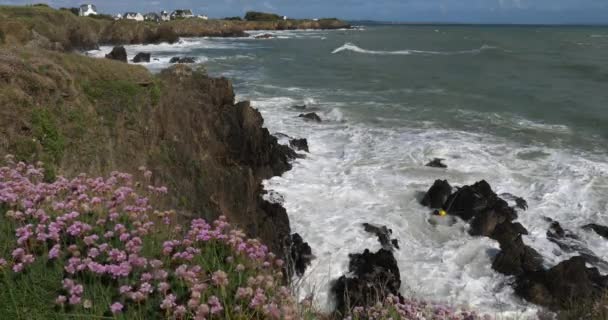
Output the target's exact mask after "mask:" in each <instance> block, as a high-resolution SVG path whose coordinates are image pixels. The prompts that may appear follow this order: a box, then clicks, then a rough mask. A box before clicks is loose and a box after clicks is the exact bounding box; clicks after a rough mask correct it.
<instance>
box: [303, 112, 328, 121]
mask: <svg viewBox="0 0 608 320" xmlns="http://www.w3.org/2000/svg"><path fill="white" fill-rule="evenodd" d="M298 117H300V118H304V120H310V121H315V122H321V121H322V120H321V117H319V115H318V114H316V113H314V112H311V113H306V114H300V115H299V116H298Z"/></svg>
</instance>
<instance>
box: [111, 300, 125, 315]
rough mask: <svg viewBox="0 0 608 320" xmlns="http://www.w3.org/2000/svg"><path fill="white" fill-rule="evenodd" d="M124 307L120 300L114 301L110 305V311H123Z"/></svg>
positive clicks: (115, 312)
mask: <svg viewBox="0 0 608 320" xmlns="http://www.w3.org/2000/svg"><path fill="white" fill-rule="evenodd" d="M122 309H123V305H122V304H121V303H119V302H114V303H113V304H112V305H111V306H110V311H112V314H119V313H121V312H122Z"/></svg>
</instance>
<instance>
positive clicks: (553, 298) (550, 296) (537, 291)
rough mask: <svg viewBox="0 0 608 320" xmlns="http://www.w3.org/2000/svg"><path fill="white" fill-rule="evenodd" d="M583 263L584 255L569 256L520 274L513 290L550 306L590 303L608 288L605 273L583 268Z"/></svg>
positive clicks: (596, 299) (578, 305) (554, 308)
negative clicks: (569, 257)
mask: <svg viewBox="0 0 608 320" xmlns="http://www.w3.org/2000/svg"><path fill="white" fill-rule="evenodd" d="M585 263H586V261H585V259H584V258H582V257H573V258H571V259H569V260H566V261H562V262H561V263H559V264H558V265H556V266H555V267H553V268H551V269H549V270H547V271H540V272H534V273H530V274H528V275H525V276H523V277H520V278H519V279H517V283H516V288H515V290H516V293H517V294H518V295H520V296H521V297H523V298H525V299H526V300H528V301H530V302H533V303H536V304H539V305H542V306H545V307H548V308H551V309H553V310H568V309H572V308H579V307H580V306H581V305H587V306H588V305H592V304H593V303H594V302H596V301H599V300H598V299H601V298H602V295H603V294H605V292H606V290H608V276H602V275H601V274H600V273H599V271H598V270H597V269H596V268H587V267H586V265H585Z"/></svg>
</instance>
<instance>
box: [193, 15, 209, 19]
mask: <svg viewBox="0 0 608 320" xmlns="http://www.w3.org/2000/svg"><path fill="white" fill-rule="evenodd" d="M196 17H197V18H199V19H203V20H209V17H207V16H206V15H200V14H199V15H198V16H196Z"/></svg>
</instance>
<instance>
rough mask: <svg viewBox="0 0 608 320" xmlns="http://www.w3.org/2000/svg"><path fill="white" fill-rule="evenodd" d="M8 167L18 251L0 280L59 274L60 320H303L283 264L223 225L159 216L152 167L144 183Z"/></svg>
mask: <svg viewBox="0 0 608 320" xmlns="http://www.w3.org/2000/svg"><path fill="white" fill-rule="evenodd" d="M6 160H7V166H5V167H2V168H0V213H3V215H2V217H0V223H1V224H9V225H10V226H11V227H12V228H13V230H14V237H15V238H14V244H15V247H14V248H11V251H10V255H8V256H2V252H1V251H0V277H2V274H3V273H5V274H6V273H7V272H12V273H13V274H14V276H17V277H18V275H20V274H27V273H28V272H29V270H30V269H31V270H33V269H34V268H33V266H34V265H35V264H39V265H40V266H45V267H47V266H55V267H57V266H59V267H60V268H61V270H62V272H63V274H64V277H63V280H62V281H61V283H57V288H56V291H55V292H57V293H60V294H58V295H57V296H56V299H55V301H54V303H55V304H56V305H57V306H58V309H59V310H61V311H58V312H72V311H74V312H78V313H87V312H88V313H90V314H92V315H98V316H103V315H108V314H113V315H115V316H117V317H120V316H125V317H126V318H130V317H135V318H146V317H147V315H149V314H155V315H158V317H160V318H167V319H224V318H239V319H258V318H260V319H261V318H264V319H296V318H298V316H297V308H296V305H297V304H296V303H295V301H294V298H293V296H292V294H291V292H290V290H289V289H287V288H286V287H283V286H282V282H283V279H284V276H283V274H282V269H281V266H282V265H283V261H281V260H280V259H277V258H276V257H275V256H274V255H273V254H272V253H270V252H269V250H268V248H267V247H266V246H264V245H263V244H261V243H260V242H259V241H258V240H254V239H248V238H247V237H246V236H245V234H244V233H243V232H242V231H240V230H238V229H235V228H233V227H232V226H231V225H230V223H229V222H228V221H227V219H226V218H225V217H220V218H219V219H218V220H216V221H214V222H212V223H207V221H205V220H203V219H196V220H194V221H192V222H191V223H190V226H189V228H183V227H182V225H181V224H179V223H177V221H176V220H177V218H178V217H177V216H176V213H175V212H174V211H161V210H155V208H154V206H153V203H154V201H155V199H156V198H158V197H160V196H162V195H163V194H165V193H167V189H166V188H164V187H155V186H152V185H148V182H149V181H150V179H151V176H152V174H151V172H150V171H148V170H147V169H146V168H144V167H142V168H140V171H141V174H142V178H143V180H144V181H146V182H145V183H143V184H142V183H139V182H136V181H135V180H134V177H133V176H132V175H130V174H125V173H119V172H113V173H111V175H110V177H108V178H91V177H88V176H87V175H85V174H81V175H79V176H77V177H76V178H74V179H67V178H64V177H58V178H57V179H56V180H55V181H54V182H52V183H46V182H43V181H42V178H43V176H44V172H43V169H42V164H38V165H35V166H33V165H27V164H25V163H22V162H19V163H16V162H15V161H14V160H13V158H12V157H10V156H9V157H7V159H6ZM3 290H4V289H3ZM7 290H12V289H11V288H7ZM100 296H101V297H103V299H101V298H100ZM108 302H109V303H108ZM49 303H53V302H52V301H50V302H49Z"/></svg>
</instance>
